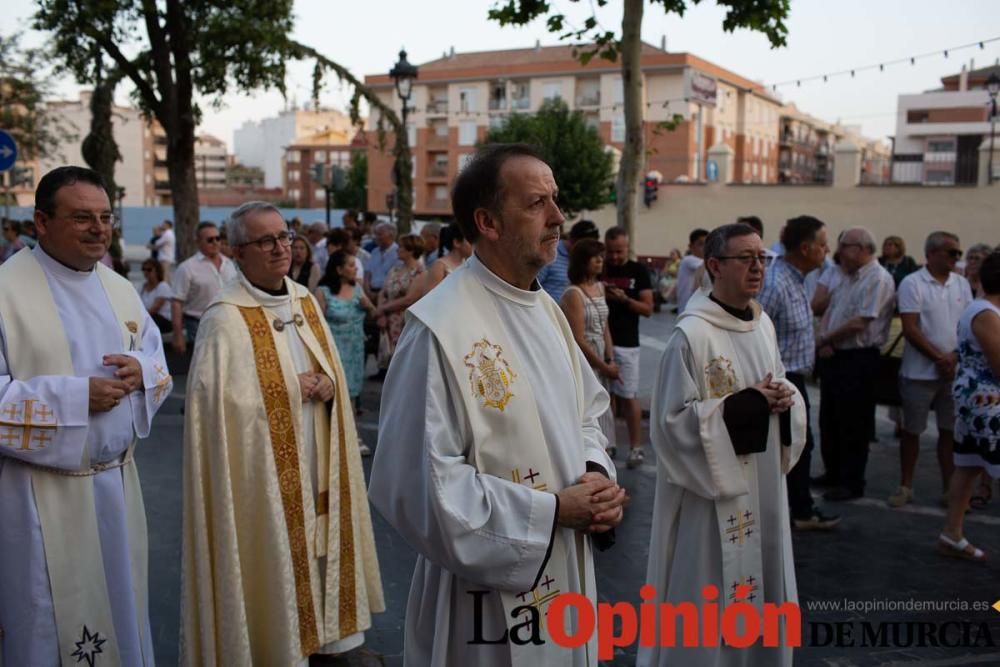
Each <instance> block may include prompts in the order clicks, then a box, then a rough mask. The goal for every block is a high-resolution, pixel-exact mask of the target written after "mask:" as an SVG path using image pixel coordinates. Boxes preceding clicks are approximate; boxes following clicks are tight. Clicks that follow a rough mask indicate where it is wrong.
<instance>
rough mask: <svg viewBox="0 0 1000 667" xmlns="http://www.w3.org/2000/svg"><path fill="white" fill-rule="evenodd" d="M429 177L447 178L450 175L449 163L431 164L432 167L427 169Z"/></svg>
mask: <svg viewBox="0 0 1000 667" xmlns="http://www.w3.org/2000/svg"><path fill="white" fill-rule="evenodd" d="M427 177H428V178H447V177H448V165H446V164H434V165H431V167H430V169H428V170H427Z"/></svg>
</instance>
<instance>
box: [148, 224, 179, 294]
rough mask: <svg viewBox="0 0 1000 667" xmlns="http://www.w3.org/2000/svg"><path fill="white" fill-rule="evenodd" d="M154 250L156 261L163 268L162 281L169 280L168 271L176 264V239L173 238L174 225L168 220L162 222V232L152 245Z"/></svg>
mask: <svg viewBox="0 0 1000 667" xmlns="http://www.w3.org/2000/svg"><path fill="white" fill-rule="evenodd" d="M153 247H154V248H155V249H156V259H157V260H158V261H159V262H160V265H161V266H162V267H163V275H164V278H163V279H164V280H170V271H171V270H172V269H173V268H174V264H175V263H176V262H177V238H176V237H175V236H174V223H173V222H171V221H170V220H164V221H163V232H162V233H161V234H160V237H159V238H158V239H156V242H155V243H153Z"/></svg>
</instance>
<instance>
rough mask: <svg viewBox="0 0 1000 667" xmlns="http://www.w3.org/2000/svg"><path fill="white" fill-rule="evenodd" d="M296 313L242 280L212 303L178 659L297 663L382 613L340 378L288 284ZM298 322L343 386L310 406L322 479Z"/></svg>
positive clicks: (305, 299)
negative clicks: (271, 305)
mask: <svg viewBox="0 0 1000 667" xmlns="http://www.w3.org/2000/svg"><path fill="white" fill-rule="evenodd" d="M285 283H286V285H287V286H288V290H289V294H290V299H291V310H292V312H293V317H292V321H287V322H282V324H281V327H280V328H281V330H280V331H279V330H278V328H279V327H277V326H275V320H276V319H278V320H279V321H280V319H281V318H278V317H276V314H275V313H274V312H273V311H271V310H269V309H268V308H264V307H263V306H261V304H260V303H258V301H257V300H255V299H254V297H253V296H252V295H251V294H250V293H249V291H248V290H247V289H246V287H245V286H244V284H243V282H242V281H236V282H233V283H231V284H230V285H229V286H227V288H225V289H224V290H223V292H222V293H221V294H220V295H219V297H218V298H217V299H216V301H215V302H214V303H213V305H212V306H210V308H209V309H208V310H207V311H206V313H205V316H204V317H203V318H202V320H201V324H200V326H199V331H198V341H197V344H196V348H195V354H194V359H193V362H192V365H191V374H190V376H189V380H188V389H187V407H186V410H185V414H186V420H185V446H184V450H185V452H184V453H185V457H184V458H185V461H184V549H183V551H184V556H183V567H182V601H181V604H182V614H181V616H182V629H181V635H182V638H181V654H182V657H181V660H182V663H183V664H186V665H212V664H223V663H225V664H246V665H250V664H258V665H292V664H296V663H297V662H298V661H300V660H302V659H303V658H306V657H308V656H309V655H310V654H313V653H315V652H316V651H317V650H318V649H319V648H320V647H322V646H323V645H325V644H329V643H331V642H334V641H337V640H339V639H342V638H344V637H347V636H349V635H351V634H354V633H356V632H360V631H363V630H366V629H367V628H369V627H370V626H371V613H372V612H379V611H383V610H384V607H385V605H384V601H383V594H382V585H381V580H380V577H379V571H378V560H377V557H376V553H375V542H374V536H373V533H372V526H371V518H370V515H369V509H368V502H367V497H366V489H365V481H364V475H363V471H362V467H361V459H360V455H359V453H358V443H357V433H356V430H355V426H354V416H353V414H352V411H351V406H350V401H349V400H348V398H347V393H346V387H347V383H346V379H345V377H344V373H343V369H342V367H341V363H340V359H339V357H338V356H337V353H336V347H335V345H334V342H333V338H332V336H331V335H330V332H329V329H328V328H327V326H326V324H325V322H324V321H323V320H322V317H321V315H320V313H319V311H318V308H317V307H316V304H315V301H314V299H313V297H312V296H311V295H310V294H309V293H308V291H307V290H306V289H305V288H304V287H301V286H299V285H298V284H296V283H294V282H292V281H290V280H286V281H285ZM293 331H296V332H297V334H298V336H299V337H300V339H301V341H302V343H303V344H304V346H305V348H306V349H307V350H308V353H309V356H310V358H311V361H312V364H313V367H314V369H315V370H318V371H320V372H323V373H324V374H326V375H327V376H328V377H330V378H331V379H332V380H333V382H334V386H335V389H336V395H335V397H334V399H333V401H332V408H330V407H329V405H328V406H323V405H322V404H316V407H315V409H314V410H312V412H313V433H314V434H315V441H316V447H315V452H316V466H317V473H318V474H317V476H316V477H317V480H318V487H317V488H316V489H314V488H313V484H312V470H311V466H312V465H313V462H312V461H308V460H304V459H305V457H304V456H303V455H302V454H303V451H304V447H303V443H302V442H301V439H302V435H303V434H302V431H303V424H302V417H303V409H302V397H301V393H300V388H299V381H298V375H297V373H296V369H295V364H294V361H293V359H292V356H291V352H290V351H289V343H288V341H287V340H286V339H285V337H286V336H289V335H294V334H293V333H292V332H293Z"/></svg>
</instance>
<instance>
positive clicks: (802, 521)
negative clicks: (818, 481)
mask: <svg viewBox="0 0 1000 667" xmlns="http://www.w3.org/2000/svg"><path fill="white" fill-rule="evenodd" d="M781 242H782V244H783V245H784V247H785V249H786V250H785V254H784V256H782V257H777V258H775V259H774V260H772V262H771V265H770V267H768V270H767V273H766V274H765V277H764V287H763V289H762V290H761V292H760V295H759V296H758V297H757V300H758V302H759V303H760V305H761V307H762V308H763V309H764V311H765V312H766V313H767V314H768V316H769V317H770V318H771V321H772V322H774V329H775V333H776V335H777V338H778V350H779V352H780V353H781V362H782V363H783V364H784V366H785V377H786V378H787V379H788V381H789V382H791V383H792V384H794V385H795V387H796V388H797V389H798V390H799V393H801V394H802V397H803V399H804V400H805V403H806V446H805V449H803V450H802V455H801V456H799V460H798V463H796V464H795V467H794V468H792V470H791V471H790V472H789V473H788V477H787V480H788V504H789V505H790V506H791V510H792V522H793V524H794V525H795V527H796V528H798V529H800V530H826V529H829V528H833V527H834V526H835V525H837V524H838V523H840V517H838V516H829V515H826V514H824V513H823V512H821V511H820V510H819V509H818V508H817V507H816V506H815V505H814V504H813V500H812V494H810V493H809V464H810V460H811V456H810V454H811V452H812V448H813V437H812V428H811V427H810V426H809V422H808V415H809V394H808V392H807V391H806V382H805V380H806V376H807V375H808V374H809V372H810V371H811V370H812V368H813V365H814V363H815V361H816V340H815V336H814V335H813V314H812V309H811V308H810V307H809V297H808V296H807V294H806V285H805V280H806V274H807V273H809V272H810V271H814V270H816V269H818V268H819V267H820V266H822V265H823V259H824V258H825V257H826V253H827V251H828V249H827V243H826V229H825V228H824V224H823V222H822V221H820V220H817V219H816V218H813V217H811V216H808V215H802V216H799V217H797V218H792V219H791V220H789V221H788V222H787V223H786V224H785V228H784V229H783V230H782V231H781Z"/></svg>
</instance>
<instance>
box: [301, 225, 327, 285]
mask: <svg viewBox="0 0 1000 667" xmlns="http://www.w3.org/2000/svg"><path fill="white" fill-rule="evenodd" d="M328 231H329V229H328V228H327V226H326V223H325V222H314V223H312V224H311V225H309V228H308V229H307V230H306V238H307V239H308V240H309V243H310V244H311V245H312V261H313V264H315V265H316V266H318V267H319V270H320V273H322V272H323V271H326V261H327V259H329V255H327V254H326V234H327V232H328Z"/></svg>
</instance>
